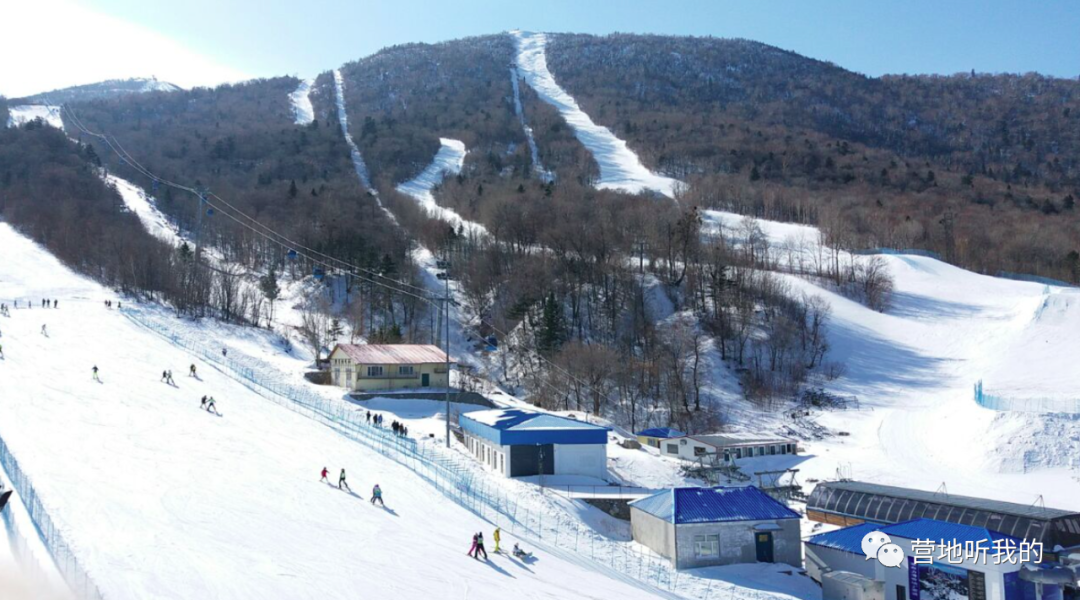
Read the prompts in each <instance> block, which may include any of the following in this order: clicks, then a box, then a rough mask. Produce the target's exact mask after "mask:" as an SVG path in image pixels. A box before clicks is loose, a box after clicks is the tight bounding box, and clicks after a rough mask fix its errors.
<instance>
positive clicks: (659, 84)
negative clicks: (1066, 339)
mask: <svg viewBox="0 0 1080 600" xmlns="http://www.w3.org/2000/svg"><path fill="white" fill-rule="evenodd" d="M548 64H549V67H550V68H551V70H552V72H553V73H554V74H555V76H556V78H557V79H558V80H559V81H560V83H561V84H562V85H563V86H564V87H565V88H566V89H567V90H568V91H569V92H570V93H572V94H573V95H574V96H575V98H576V99H577V100H578V101H579V103H580V104H581V105H582V107H583V108H584V109H585V110H586V111H588V112H589V114H590V115H591V116H592V117H593V119H594V120H596V121H597V122H598V123H601V124H604V125H607V126H608V127H610V128H611V129H612V130H613V131H615V132H616V133H617V134H618V135H619V136H621V137H623V138H624V139H626V140H627V141H628V142H629V144H630V146H631V147H632V148H634V149H635V150H636V151H638V152H639V153H640V155H641V157H642V159H643V160H644V161H645V162H646V164H648V165H650V166H651V167H653V168H655V169H657V170H659V171H662V172H664V173H665V174H669V175H672V176H675V177H679V178H682V179H684V180H685V181H687V182H688V183H689V184H690V193H689V194H688V195H687V196H686V197H685V198H684V201H685V202H689V203H693V204H699V205H701V206H712V207H720V208H726V209H730V210H735V211H738V212H742V213H744V214H753V215H757V216H760V217H766V218H771V219H779V220H787V221H797V222H803V223H809V224H815V225H818V226H821V227H822V228H823V229H825V230H826V231H827V232H828V233H829V236H830V240H831V241H832V242H834V243H839V244H842V245H843V246H844V247H845V248H849V249H861V248H873V247H892V248H907V247H914V248H922V249H928V250H933V251H936V252H938V253H940V254H941V255H942V257H943V258H945V259H946V260H948V261H949V262H952V263H954V264H957V265H960V266H963V267H966V268H970V269H972V270H975V271H979V272H983V273H991V274H996V273H998V272H1001V271H1006V272H1016V273H1026V274H1032V275H1041V276H1047V277H1053V278H1057V279H1062V280H1066V281H1070V282H1073V283H1077V282H1080V255H1078V254H1077V250H1078V248H1080V242H1078V240H1080V220H1078V217H1077V212H1076V211H1075V205H1076V201H1077V199H1078V197H1080V81H1074V80H1065V79H1055V78H1049V77H1043V76H1040V75H1035V74H1026V75H985V74H975V73H972V74H963V75H956V76H950V77H941V76H896V77H883V78H877V79H875V78H869V77H864V76H862V75H858V74H856V73H852V72H849V71H845V70H844V69H841V68H839V67H837V66H836V65H832V64H829V63H824V62H821V61H816V60H813V59H809V58H806V57H803V56H799V55H797V54H795V53H792V52H788V51H784V50H780V49H778V48H774V47H770V46H766V45H764V44H760V43H756V42H751V41H746V40H724V39H713V38H683V37H665V36H643V35H622V34H620V35H611V36H606V37H596V36H587V35H562V34H559V35H553V36H551V41H550V42H549V46H548Z"/></svg>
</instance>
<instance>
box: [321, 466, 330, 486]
mask: <svg viewBox="0 0 1080 600" xmlns="http://www.w3.org/2000/svg"><path fill="white" fill-rule="evenodd" d="M329 474H330V471H328V470H327V469H326V467H323V468H322V479H320V480H319V481H325V482H326V483H330V480H329V479H327V478H326V476H327V475H329Z"/></svg>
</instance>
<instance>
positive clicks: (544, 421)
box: [461, 408, 607, 431]
mask: <svg viewBox="0 0 1080 600" xmlns="http://www.w3.org/2000/svg"><path fill="white" fill-rule="evenodd" d="M461 418H463V419H470V420H472V421H475V422H477V423H480V424H481V425H487V426H488V427H493V428H495V429H500V430H503V431H507V430H513V431H528V430H537V429H590V430H596V429H599V430H603V431H607V427H602V426H600V425H593V424H592V423H585V422H583V421H578V420H577V419H570V418H567V417H560V416H558V415H552V414H548V413H543V412H538V411H531V410H522V409H520V408H499V409H494V410H480V411H475V412H470V413H467V414H464V415H461Z"/></svg>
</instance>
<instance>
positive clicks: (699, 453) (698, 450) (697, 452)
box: [694, 446, 705, 456]
mask: <svg viewBox="0 0 1080 600" xmlns="http://www.w3.org/2000/svg"><path fill="white" fill-rule="evenodd" d="M694 456H705V449H704V448H702V447H701V446H694Z"/></svg>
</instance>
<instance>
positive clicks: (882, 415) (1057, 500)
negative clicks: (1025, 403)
mask: <svg viewBox="0 0 1080 600" xmlns="http://www.w3.org/2000/svg"><path fill="white" fill-rule="evenodd" d="M703 215H704V218H705V220H706V223H707V224H709V223H711V224H713V225H714V226H719V225H723V226H725V227H727V228H729V229H731V230H732V231H734V232H735V233H736V234H738V232H739V227H740V226H741V224H742V217H740V216H738V215H733V214H731V213H724V212H722V211H703ZM757 223H758V225H759V227H761V229H762V232H763V233H764V234H765V236H766V238H767V239H768V240H769V241H770V243H771V244H774V246H775V250H776V251H777V252H779V253H780V254H784V253H787V252H792V251H794V250H793V249H798V250H800V251H801V252H802V253H803V254H806V255H810V256H813V255H814V254H820V253H821V252H822V248H821V247H820V241H819V240H820V236H819V234H818V232H817V230H816V229H814V228H812V227H807V226H802V225H791V224H786V223H775V222H770V221H763V220H759V221H757ZM735 237H738V235H736V236H735ZM881 259H882V260H884V261H885V262H886V264H887V266H888V269H889V271H890V273H891V274H892V276H893V278H894V280H895V292H894V296H893V304H892V307H891V308H889V309H888V310H887V311H886V312H884V313H880V312H876V311H873V310H870V309H868V308H867V307H865V306H863V305H862V304H859V303H857V302H854V301H852V300H849V299H847V298H844V297H842V296H840V295H838V294H836V293H834V292H833V291H831V290H830V289H827V288H825V287H822V286H819V285H817V284H815V283H814V282H812V281H809V280H807V279H804V278H800V277H796V276H794V275H786V274H781V275H780V277H782V278H783V279H784V280H785V281H786V282H787V283H788V284H790V286H791V288H792V292H793V293H795V294H800V293H806V294H809V295H813V296H819V297H822V298H824V299H826V300H827V301H828V302H829V304H830V305H831V307H832V316H831V321H830V324H829V341H830V345H831V350H830V352H829V355H828V356H827V357H826V360H829V361H837V362H840V363H842V364H843V365H844V368H845V371H844V373H843V375H842V376H841V377H839V378H838V379H836V380H835V381H824V380H822V381H818V382H815V383H816V384H820V385H823V386H824V387H825V388H826V389H828V390H830V391H832V392H835V393H838V394H843V395H851V396H856V397H858V399H859V401H860V407H861V408H860V409H859V410H846V411H833V412H824V413H820V414H818V415H817V416H816V417H815V418H816V420H817V421H818V422H819V423H820V424H821V425H823V426H825V427H826V428H828V429H829V430H830V431H832V432H834V433H837V432H846V433H848V434H849V435H846V436H833V437H828V438H826V439H824V440H804V441H802V442H800V447H803V448H805V449H806V454H805V455H803V456H800V457H799V458H800V459H802V460H803V462H802V463H801V464H799V469H800V473H799V477H800V480H802V481H804V482H805V481H807V479H820V480H826V479H834V478H835V477H836V476H837V473H838V472H842V473H843V474H844V475H845V476H847V477H852V478H854V479H856V480H864V481H871V482H875V483H882V484H888V485H899V486H906V487H913V488H917V489H922V490H930V491H932V490H935V489H937V488H938V487H939V486H940V485H941V484H942V482H945V483H946V484H947V489H948V490H949V492H950V493H955V494H964V495H970V496H977V497H985V498H992V499H998V500H1006V501H1013V502H1019V503H1023V504H1031V503H1032V502H1034V501H1036V499H1037V497H1038V496H1039V495H1042V496H1043V498H1044V500H1045V503H1046V505H1047V506H1052V507H1057V508H1064V509H1072V510H1080V415H1063V414H1038V413H1016V412H999V411H993V410H989V409H985V408H982V407H980V406H978V405H977V404H976V403H975V402H974V399H973V394H972V385H973V384H974V383H975V382H976V381H978V380H984V381H985V382H986V383H985V384H986V388H987V391H988V392H993V393H1001V394H1003V395H1012V396H1014V397H1021V398H1024V397H1030V398H1039V397H1047V398H1054V397H1057V398H1077V397H1078V396H1080V393H1078V392H1077V390H1076V377H1075V368H1074V365H1072V362H1074V361H1073V360H1071V359H1072V358H1073V357H1075V356H1078V355H1080V337H1077V336H1075V335H1071V332H1073V331H1075V330H1076V328H1077V326H1080V295H1078V292H1077V290H1075V289H1070V288H1061V287H1053V286H1045V285H1043V284H1038V283H1030V282H1023V281H1014V280H1009V279H1001V278H996V277H990V276H985V275H979V274H975V273H972V272H969V271H965V270H963V269H960V268H957V267H954V266H951V265H948V264H946V263H943V262H941V261H939V260H936V259H933V258H929V257H925V256H915V255H882V256H881ZM800 260H801V259H800ZM777 262H778V263H781V264H782V263H783V261H777ZM733 414H734V415H736V416H737V417H738V420H737V421H736V422H735V423H734V424H735V425H742V426H744V427H748V428H750V429H752V430H756V431H760V424H759V423H760V421H759V419H761V418H762V415H760V414H754V413H752V412H746V413H733ZM774 416H775V415H774ZM786 424H787V425H791V424H792V422H791V421H787V422H786ZM770 458H771V457H770ZM811 487H812V486H808V487H807V491H809V489H810V488H811Z"/></svg>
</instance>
